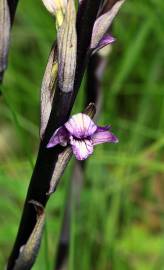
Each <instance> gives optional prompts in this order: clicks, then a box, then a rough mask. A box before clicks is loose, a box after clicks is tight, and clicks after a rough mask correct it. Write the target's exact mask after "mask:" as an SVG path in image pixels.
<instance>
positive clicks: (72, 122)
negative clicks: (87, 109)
mask: <svg viewBox="0 0 164 270" xmlns="http://www.w3.org/2000/svg"><path fill="white" fill-rule="evenodd" d="M65 127H66V129H67V130H68V131H69V132H70V133H71V135H73V136H75V137H76V138H79V139H80V138H86V137H88V136H91V135H92V134H94V132H95V131H96V129H97V126H96V125H95V124H94V122H93V121H92V120H91V118H90V117H89V116H88V115H86V114H84V113H78V114H75V115H73V116H72V117H71V118H70V119H69V120H68V122H67V123H66V124H65Z"/></svg>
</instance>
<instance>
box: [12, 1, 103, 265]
mask: <svg viewBox="0 0 164 270" xmlns="http://www.w3.org/2000/svg"><path fill="white" fill-rule="evenodd" d="M100 2H101V0H94V1H93V0H87V1H86V9H85V11H84V12H83V16H81V17H78V20H77V34H78V53H77V70H76V76H75V84H74V91H73V92H72V93H71V94H70V93H68V94H65V93H63V92H62V91H61V90H60V89H59V86H57V89H56V91H55V95H54V100H53V108H52V111H51V115H50V119H49V122H48V125H47V128H46V131H45V135H44V138H43V140H42V141H41V143H40V147H39V152H38V157H37V161H36V165H35V168H34V171H33V174H32V178H31V181H30V186H29V189H28V193H27V197H26V201H25V204H24V209H23V214H22V219H21V222H20V226H19V230H18V234H17V238H16V241H15V244H14V247H13V250H12V253H11V255H10V258H9V261H8V266H7V270H12V269H13V267H14V264H15V260H16V259H17V257H18V255H19V250H20V248H21V246H22V245H24V244H25V243H26V242H27V240H28V238H29V236H30V234H31V232H32V230H33V228H34V226H35V223H36V212H35V210H34V209H33V207H32V206H30V205H29V203H28V201H30V200H35V201H37V202H39V203H40V204H41V205H43V206H45V205H46V203H47V201H48V199H49V197H48V196H47V195H46V193H47V191H48V190H49V184H50V181H51V177H52V173H53V170H54V166H55V163H56V160H57V158H58V155H59V153H61V151H62V150H63V148H62V147H59V146H57V147H55V148H52V149H46V145H47V143H48V141H49V139H50V137H51V136H52V133H53V132H54V130H55V129H57V128H58V127H59V126H61V125H63V124H64V123H65V122H66V121H67V119H68V117H69V115H70V112H71V109H72V107H73V104H74V101H75V98H76V95H77V92H78V90H79V86H80V84H81V81H82V78H83V74H84V70H85V66H86V63H87V60H88V48H89V45H90V40H91V34H92V28H93V24H94V21H95V19H96V16H97V13H98V9H99V6H100ZM84 29H85V30H84Z"/></svg>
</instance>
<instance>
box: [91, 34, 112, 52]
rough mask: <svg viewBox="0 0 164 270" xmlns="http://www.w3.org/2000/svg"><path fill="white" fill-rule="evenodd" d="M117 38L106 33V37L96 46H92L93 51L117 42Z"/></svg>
mask: <svg viewBox="0 0 164 270" xmlns="http://www.w3.org/2000/svg"><path fill="white" fill-rule="evenodd" d="M115 40H116V39H115V38H114V37H113V36H111V35H109V34H106V35H104V37H103V38H102V39H101V40H100V41H99V43H98V44H97V46H96V47H95V48H91V49H93V53H95V52H97V51H99V50H101V49H102V48H104V47H105V46H107V45H109V44H111V43H113V42H115Z"/></svg>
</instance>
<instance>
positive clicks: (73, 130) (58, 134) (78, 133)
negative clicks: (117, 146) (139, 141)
mask: <svg viewBox="0 0 164 270" xmlns="http://www.w3.org/2000/svg"><path fill="white" fill-rule="evenodd" d="M110 128H111V127H110V126H105V127H99V126H97V125H96V124H95V123H94V122H93V121H92V119H91V118H90V117H89V116H88V115H86V114H84V113H78V114H75V115H73V116H72V117H71V118H70V119H69V120H68V121H67V122H66V123H65V124H64V125H63V126H62V127H60V128H58V129H57V130H56V131H55V133H54V134H53V136H52V137H51V139H50V141H49V143H48V145H47V148H51V147H54V146H56V145H58V144H60V145H62V146H66V145H67V144H70V145H71V147H72V151H73V153H74V155H75V157H76V158H77V159H78V160H84V159H86V158H87V157H88V156H89V155H91V154H92V153H93V148H94V146H95V145H97V144H101V143H106V142H109V143H117V142H118V138H117V137H116V136H115V135H114V134H112V133H111V132H110V131H109V130H110Z"/></svg>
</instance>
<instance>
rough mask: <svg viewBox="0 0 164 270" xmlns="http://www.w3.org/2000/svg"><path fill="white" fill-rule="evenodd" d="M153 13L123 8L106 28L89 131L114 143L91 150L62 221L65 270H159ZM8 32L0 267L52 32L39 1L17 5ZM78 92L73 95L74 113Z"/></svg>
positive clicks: (161, 194) (158, 33)
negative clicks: (97, 130) (76, 198)
mask: <svg viewBox="0 0 164 270" xmlns="http://www.w3.org/2000/svg"><path fill="white" fill-rule="evenodd" d="M163 12H164V1H163V0H149V1H148V0H144V1H141V0H133V1H131V0H127V2H126V4H125V5H124V7H123V8H122V9H121V12H120V14H119V16H118V17H117V19H116V20H115V22H114V25H113V35H114V36H115V37H116V38H117V42H116V43H115V44H114V45H113V47H112V48H113V50H112V53H111V55H110V57H109V61H108V65H107V68H106V70H105V74H104V80H103V92H104V100H103V108H102V114H101V116H100V118H99V124H107V123H110V124H112V127H113V131H114V133H115V134H117V136H118V137H119V139H120V143H119V144H117V145H102V146H98V147H97V148H96V149H95V152H94V155H93V156H91V157H90V158H89V160H88V163H87V169H86V173H85V183H84V188H83V191H82V194H81V204H80V209H78V211H74V212H73V215H72V218H71V243H70V247H71V248H70V253H69V269H70V270H74V269H78V270H91V269H94V270H110V269H113V270H163V269H164V219H163V217H164V77H163V75H164V74H163V72H164V28H163V26H164V16H163ZM12 30H13V31H12V37H11V48H10V55H9V67H8V70H7V72H6V75H5V80H4V85H3V86H2V91H3V93H4V95H3V97H1V98H0V127H1V128H0V130H1V132H0V209H1V214H0V269H3V268H4V266H5V263H6V261H7V258H8V256H9V253H10V250H11V247H12V245H13V242H14V239H15V236H16V232H17V228H18V224H19V220H20V216H21V211H22V206H23V202H24V198H25V194H26V191H27V188H28V184H29V179H30V176H31V173H32V167H33V164H34V162H35V158H36V153H37V147H38V141H39V139H38V126H39V91H40V85H41V80H42V77H43V73H44V69H45V65H46V62H47V58H48V54H49V50H50V48H51V45H52V42H53V40H54V33H55V24H54V21H53V19H52V18H51V16H49V14H48V12H47V11H46V10H45V9H44V7H43V5H42V4H41V1H39V0H36V1H33V0H28V1H20V4H19V6H18V10H17V16H16V21H15V25H14V27H13V29H12ZM82 93H83V87H81V91H80V94H79V97H78V99H77V101H76V104H75V110H76V111H80V110H81V108H82V105H81V104H82V99H83V94H82ZM72 164H73V162H72ZM71 172H72V166H71V164H70V165H69V166H68V168H67V170H66V173H65V175H64V177H63V178H62V181H61V184H60V186H59V188H58V190H57V192H56V194H55V195H54V196H52V197H51V199H50V201H49V204H48V207H47V210H46V214H47V226H46V232H47V234H45V235H44V237H43V241H42V246H41V250H40V253H39V256H38V258H37V262H36V264H35V266H34V267H33V269H34V270H42V269H44V270H45V269H46V270H49V269H52V265H53V261H54V254H55V250H56V248H57V243H58V238H59V233H60V227H61V221H62V216H63V208H64V202H65V196H66V191H67V186H68V185H69V181H70V177H71ZM46 239H47V240H46Z"/></svg>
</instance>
